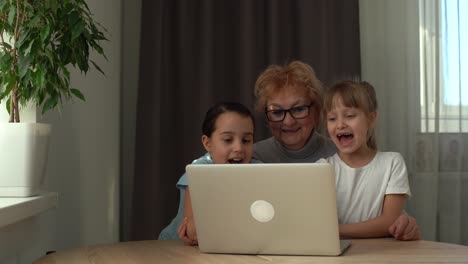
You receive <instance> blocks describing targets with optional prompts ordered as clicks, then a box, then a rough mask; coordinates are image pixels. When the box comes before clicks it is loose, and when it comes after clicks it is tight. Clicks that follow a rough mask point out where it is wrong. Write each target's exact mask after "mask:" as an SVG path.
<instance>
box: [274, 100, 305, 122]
mask: <svg viewBox="0 0 468 264" xmlns="http://www.w3.org/2000/svg"><path fill="white" fill-rule="evenodd" d="M312 105H314V104H313V103H311V104H309V105H299V106H295V107H291V108H289V109H273V110H265V116H266V118H267V119H268V121H270V122H282V121H283V120H284V119H285V118H286V113H289V115H290V116H291V117H292V118H294V119H303V118H306V117H308V116H309V115H310V107H311V106H312ZM302 107H305V108H307V115H305V116H303V117H295V116H294V114H293V111H292V110H294V109H297V108H302ZM278 111H281V112H282V113H283V118H281V120H271V119H270V118H269V117H268V113H270V112H278Z"/></svg>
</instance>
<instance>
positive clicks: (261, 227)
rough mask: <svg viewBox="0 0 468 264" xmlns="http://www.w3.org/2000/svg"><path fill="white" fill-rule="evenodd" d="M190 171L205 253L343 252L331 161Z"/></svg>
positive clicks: (190, 168)
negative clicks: (329, 162)
mask: <svg viewBox="0 0 468 264" xmlns="http://www.w3.org/2000/svg"><path fill="white" fill-rule="evenodd" d="M186 171H187V176H188V180H189V187H190V195H191V200H192V207H193V212H194V218H195V226H196V229H197V235H198V242H199V248H200V250H201V251H202V252H209V253H239V254H281V255H339V254H340V253H341V250H340V241H339V230H338V218H337V209H336V191H335V176H334V171H333V168H332V166H331V165H330V164H328V163H288V164H278V163H277V164H211V165H188V166H187V167H186Z"/></svg>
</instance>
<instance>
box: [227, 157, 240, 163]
mask: <svg viewBox="0 0 468 264" xmlns="http://www.w3.org/2000/svg"><path fill="white" fill-rule="evenodd" d="M242 161H243V159H241V158H233V159H228V163H230V164H239V163H242Z"/></svg>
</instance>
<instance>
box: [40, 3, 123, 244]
mask: <svg viewBox="0 0 468 264" xmlns="http://www.w3.org/2000/svg"><path fill="white" fill-rule="evenodd" d="M88 4H89V7H90V9H91V10H92V12H93V13H94V14H95V19H96V20H97V21H98V22H99V23H101V24H102V25H103V26H104V27H105V28H106V29H107V30H108V33H107V36H108V39H109V41H108V42H104V43H103V48H104V50H105V52H106V55H107V57H108V59H109V61H108V62H107V61H106V60H105V59H103V58H101V57H100V56H93V57H94V59H95V61H96V62H97V63H98V64H99V65H101V68H102V69H103V71H104V72H105V73H106V76H103V75H101V74H100V73H99V72H98V71H97V70H92V71H90V72H89V73H88V74H87V75H86V76H83V75H81V73H80V72H79V71H76V70H74V71H73V72H72V76H71V79H72V81H71V85H72V86H73V87H78V88H80V89H81V90H82V92H83V94H84V96H85V97H86V102H81V101H79V100H75V101H74V102H69V103H66V104H65V105H64V106H63V109H62V111H61V113H58V112H57V111H56V112H51V113H48V114H46V116H45V118H44V121H45V122H47V123H50V124H52V135H51V141H50V150H49V162H48V169H47V176H48V181H47V186H48V187H49V188H50V189H51V190H54V191H57V192H58V193H59V208H58V209H57V210H56V215H55V219H54V220H55V222H56V223H55V224H53V226H52V231H53V232H54V241H53V245H54V247H55V248H54V249H61V248H68V247H75V246H80V245H88V244H95V243H106V242H114V241H117V240H118V224H119V221H118V219H119V218H118V217H119V214H118V205H119V200H118V197H119V196H118V188H119V186H118V180H119V166H120V165H119V164H120V162H119V137H120V132H119V131H120V125H119V118H120V105H119V104H120V102H119V101H120V74H121V54H120V53H121V1H120V0H88Z"/></svg>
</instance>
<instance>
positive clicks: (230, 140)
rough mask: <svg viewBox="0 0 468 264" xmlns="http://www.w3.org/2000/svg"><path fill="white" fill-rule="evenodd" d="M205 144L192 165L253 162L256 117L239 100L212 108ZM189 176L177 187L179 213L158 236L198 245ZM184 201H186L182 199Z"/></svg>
mask: <svg viewBox="0 0 468 264" xmlns="http://www.w3.org/2000/svg"><path fill="white" fill-rule="evenodd" d="M202 132H203V135H202V138H201V141H202V144H203V147H204V148H205V149H206V151H207V153H206V154H205V155H204V156H202V157H200V158H198V159H196V160H194V161H193V162H192V164H222V163H250V162H251V160H252V152H253V140H254V118H253V116H252V113H251V112H250V111H249V109H248V108H247V107H245V106H244V105H242V104H240V103H233V102H224V103H219V104H216V105H215V106H213V107H211V108H210V109H209V110H208V111H207V112H206V115H205V118H204V120H203V125H202ZM187 185H188V182H187V177H186V175H185V174H184V175H182V177H181V178H180V180H179V182H178V183H177V187H178V188H179V189H180V191H181V203H180V205H179V211H178V213H177V216H176V217H175V218H174V220H172V222H171V224H170V225H169V226H167V227H166V228H165V229H163V230H162V231H161V233H160V235H159V239H179V238H180V239H181V240H183V241H184V242H186V243H187V244H191V245H195V244H197V233H196V230H195V225H194V221H193V212H192V205H191V200H190V191H189V187H188V186H187ZM182 201H184V202H182Z"/></svg>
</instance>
